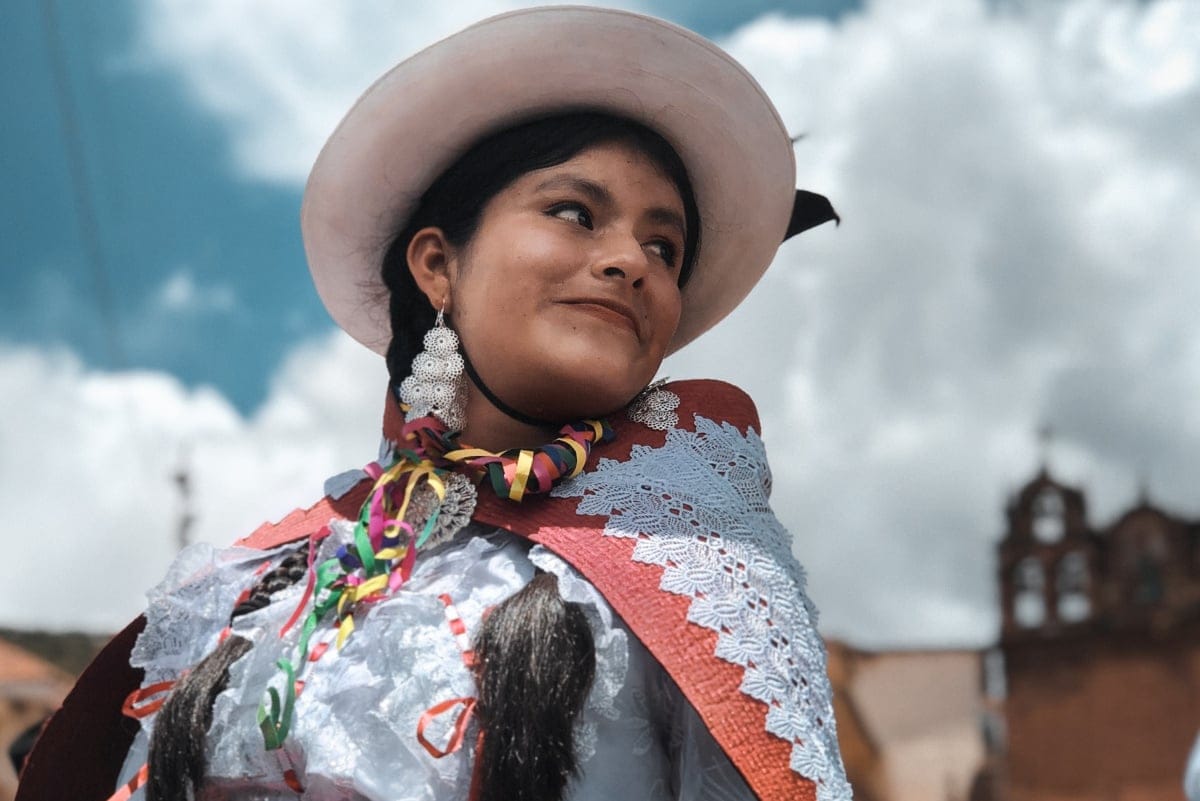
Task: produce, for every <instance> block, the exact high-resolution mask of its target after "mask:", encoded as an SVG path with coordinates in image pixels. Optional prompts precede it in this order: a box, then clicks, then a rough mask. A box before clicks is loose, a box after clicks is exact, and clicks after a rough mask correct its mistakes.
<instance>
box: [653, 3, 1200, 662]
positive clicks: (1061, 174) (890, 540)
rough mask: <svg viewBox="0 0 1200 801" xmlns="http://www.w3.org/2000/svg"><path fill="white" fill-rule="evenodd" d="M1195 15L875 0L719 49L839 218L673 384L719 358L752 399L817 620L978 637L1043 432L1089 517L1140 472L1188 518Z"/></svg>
mask: <svg viewBox="0 0 1200 801" xmlns="http://www.w3.org/2000/svg"><path fill="white" fill-rule="evenodd" d="M1198 26H1200V9H1197V7H1196V6H1195V5H1194V4H1190V5H1189V4H1185V3H1182V2H1158V3H1148V4H1134V3H1109V2H1103V3H1102V2H1090V0H1080V1H1079V2H1070V3H1062V4H1054V6H1053V7H1052V8H1051V7H1049V6H1048V5H1046V6H1042V5H1039V6H1031V7H1029V8H1022V7H1017V8H1008V9H1007V10H999V11H998V10H994V9H991V10H989V8H988V7H986V6H985V5H984V4H983V3H976V2H955V3H939V4H931V3H918V2H904V1H903V0H901V1H899V2H891V3H877V4H875V5H872V6H871V7H870V8H869V9H868V10H867V11H866V12H864V13H863V14H861V15H857V16H853V17H849V18H847V19H846V20H844V22H843V24H841V25H836V26H835V25H831V24H829V23H824V22H818V21H811V20H797V19H785V18H782V17H767V18H763V19H761V20H759V21H757V22H756V23H754V24H752V25H749V26H746V27H745V28H743V29H742V30H740V31H738V32H736V33H735V34H734V35H732V36H731V37H730V39H729V40H728V41H727V42H726V43H725V44H726V45H727V46H728V48H729V49H730V50H731V51H732V52H733V53H734V54H735V55H736V56H737V57H738V58H739V59H741V60H743V61H744V62H745V63H746V64H747V65H748V66H749V67H750V69H751V70H752V71H753V72H754V73H755V75H756V76H757V77H758V78H759V79H760V81H761V82H762V83H763V84H764V86H765V87H766V89H767V91H768V93H770V94H771V96H772V97H773V98H774V99H775V100H776V102H777V103H778V104H779V105H780V108H781V112H782V114H783V116H784V119H785V121H786V122H787V123H788V125H789V127H790V128H791V129H792V130H794V131H797V132H808V134H809V136H808V137H807V138H805V139H804V140H802V141H801V143H800V144H799V145H798V147H797V151H796V152H797V157H798V161H799V180H800V183H801V185H807V186H811V187H813V188H817V189H820V190H822V191H825V192H828V193H829V195H830V196H831V197H833V198H834V200H835V202H836V205H837V207H838V209H839V211H840V212H841V213H842V215H843V217H844V219H845V224H844V225H843V226H842V228H841V229H840V230H819V231H816V232H813V233H812V234H809V235H806V236H804V237H801V239H800V241H797V242H795V243H789V244H788V245H787V246H785V247H784V248H783V250H782V251H781V252H780V256H779V258H778V260H777V262H776V264H775V266H774V267H773V268H772V270H771V272H770V273H769V274H768V276H767V278H766V280H765V281H764V284H763V286H761V287H760V288H759V289H758V290H757V291H756V292H755V294H754V295H752V296H751V298H750V300H749V301H748V302H747V303H746V304H745V305H744V306H743V307H742V308H741V309H739V311H738V312H737V313H736V314H735V315H734V317H733V318H731V319H730V320H729V321H727V322H726V323H725V324H723V325H722V326H721V327H719V328H718V329H717V330H715V331H714V332H712V333H711V334H709V335H708V336H707V337H706V338H705V339H704V340H702V341H701V342H700V343H699V344H698V347H697V348H696V349H695V350H694V351H692V352H690V353H684V354H681V355H680V356H679V357H678V358H677V359H676V360H675V363H674V364H673V365H671V367H672V368H673V370H672V371H673V372H674V373H677V374H699V373H704V372H712V365H713V363H714V362H716V363H719V364H727V365H729V366H730V367H729V370H730V375H732V376H735V377H736V378H737V379H738V380H739V381H740V382H741V383H743V384H744V385H746V386H747V387H749V388H751V390H752V394H754V395H755V396H756V397H758V398H759V399H760V404H761V405H762V406H763V411H764V418H765V426H766V437H767V442H768V445H769V446H773V453H774V455H775V461H776V463H781V464H780V467H779V468H777V469H780V470H781V471H783V478H782V479H781V481H780V484H779V486H780V487H781V491H780V493H779V499H778V505H779V509H780V511H781V513H782V514H783V516H784V517H785V518H786V519H787V520H788V521H789V522H790V523H791V524H792V526H793V528H794V530H795V531H796V533H797V535H798V545H797V552H798V553H799V554H800V555H801V557H802V559H804V561H806V562H807V563H808V564H809V566H810V568H811V574H812V582H813V587H814V592H815V594H816V596H817V598H818V600H819V601H820V602H821V606H822V607H823V610H824V624H825V627H826V629H827V630H831V631H835V632H838V633H843V634H845V635H849V636H850V637H852V638H853V639H856V640H858V641H861V642H867V643H874V644H886V643H896V642H903V643H912V644H918V643H920V644H935V643H938V642H944V641H947V640H949V641H957V642H968V643H979V642H983V641H986V640H987V639H988V638H989V637H991V636H993V635H994V632H995V626H996V612H995V606H994V592H995V590H994V586H995V585H994V573H993V570H994V566H993V562H992V552H993V551H992V548H993V544H994V542H995V540H996V538H997V536H998V535H999V534H1000V533H1001V531H1002V526H1003V519H1002V517H1001V512H1002V508H1003V503H1004V501H1005V498H1006V495H1007V494H1008V493H1009V492H1011V490H1012V489H1013V488H1014V487H1015V485H1017V484H1018V483H1019V482H1020V481H1022V480H1024V479H1026V478H1029V477H1031V476H1032V473H1033V472H1034V470H1035V469H1036V467H1037V464H1038V458H1039V457H1038V452H1037V442H1036V436H1035V432H1036V430H1037V428H1038V427H1039V425H1041V424H1047V425H1049V426H1051V427H1052V429H1053V430H1054V431H1055V432H1056V436H1055V440H1054V444H1053V445H1052V447H1051V451H1050V461H1051V466H1052V468H1054V469H1055V470H1057V472H1058V473H1059V474H1061V475H1062V476H1063V477H1065V478H1066V479H1068V480H1071V481H1074V482H1077V483H1079V484H1081V485H1082V486H1084V488H1085V489H1087V490H1088V491H1089V493H1090V500H1091V501H1092V509H1093V512H1094V514H1095V520H1094V522H1098V523H1103V522H1106V520H1107V519H1108V517H1109V516H1111V515H1112V514H1115V513H1116V512H1117V511H1118V509H1119V508H1121V507H1123V506H1124V505H1127V504H1129V503H1130V502H1131V501H1133V500H1134V496H1135V488H1136V485H1137V483H1138V481H1139V477H1140V476H1148V477H1149V486H1150V489H1151V494H1152V497H1153V498H1154V499H1156V500H1158V501H1159V502H1161V503H1162V504H1163V505H1165V506H1166V507H1167V508H1169V509H1171V510H1174V511H1178V512H1182V513H1187V514H1196V513H1197V512H1198V511H1200V498H1197V496H1196V493H1195V487H1196V486H1197V483H1198V480H1200V462H1197V460H1196V459H1195V458H1194V454H1195V452H1196V449H1197V446H1198V445H1200V412H1197V407H1196V404H1195V401H1194V399H1195V398H1196V397H1197V393H1198V392H1200V319H1198V318H1197V316H1196V315H1195V313H1194V311H1193V310H1194V309H1195V308H1197V302H1198V301H1200V276H1197V274H1196V271H1195V269H1194V255H1193V254H1195V253H1196V252H1198V250H1197V248H1198V247H1200V226H1197V222H1198V221H1200V152H1197V148H1196V146H1195V143H1194V141H1193V139H1194V137H1191V136H1189V134H1188V131H1192V130H1195V129H1196V126H1197V125H1200V102H1197V101H1198V100H1200V75H1198V72H1197V68H1196V62H1197V54H1196V50H1195V46H1194V45H1195V42H1196V36H1197V33H1198V32H1200V27H1198ZM765 320H769V321H770V322H769V323H766V324H764V321H765ZM765 343H770V346H769V347H762V345H763V344H765Z"/></svg>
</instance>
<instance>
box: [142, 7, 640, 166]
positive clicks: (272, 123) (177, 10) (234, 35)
mask: <svg viewBox="0 0 1200 801" xmlns="http://www.w3.org/2000/svg"><path fill="white" fill-rule="evenodd" d="M546 4H547V3H539V2H523V1H522V0H460V1H459V2H454V3H427V4H421V5H419V6H418V5H417V4H414V3H397V2H395V1H394V0H358V1H357V2H329V0H267V1H265V2H256V3H250V4H247V3H243V2H238V0H208V1H207V2H203V3H197V2H193V1H191V0H154V1H152V0H146V1H145V2H144V3H143V4H142V8H141V12H142V13H141V14H140V17H139V21H140V35H139V37H138V52H136V53H134V54H132V60H133V61H134V62H135V63H140V64H142V65H143V66H144V67H150V68H166V69H169V70H173V71H175V72H176V73H177V74H178V75H179V76H180V77H181V78H182V79H183V81H184V83H185V85H186V86H187V88H188V91H189V92H190V93H191V94H192V96H193V97H194V98H195V99H196V100H197V101H198V102H199V103H200V104H201V105H202V106H204V107H206V108H208V109H210V110H211V111H212V112H213V113H214V114H216V115H217V117H219V118H220V119H221V121H222V122H224V123H225V124H226V125H227V126H228V128H229V130H230V133H231V143H232V153H233V156H234V160H235V163H236V164H237V166H238V167H239V168H240V169H241V170H242V171H243V172H244V173H245V174H246V175H247V176H249V177H251V178H255V179H258V180H266V181H271V182H282V183H298V182H301V181H303V180H304V178H305V176H306V175H307V174H308V169H309V167H311V166H312V163H313V160H314V159H315V158H316V156H317V152H318V151H319V150H320V148H321V145H322V144H324V142H325V139H326V138H327V137H328V136H329V133H330V131H332V130H333V128H334V126H335V125H336V124H337V122H338V120H340V119H341V117H342V115H343V114H345V113H346V110H347V109H349V108H350V105H351V104H352V103H353V102H354V99H355V98H356V97H357V96H358V95H359V94H360V93H361V92H362V91H363V90H364V89H366V87H367V86H368V85H369V84H370V83H371V82H372V81H373V80H374V79H375V78H377V77H378V76H379V75H381V74H383V72H384V71H385V70H387V69H388V68H389V67H391V66H392V65H393V64H395V63H397V62H398V61H400V60H401V59H403V58H405V57H406V56H409V55H412V54H413V53H415V52H417V51H418V50H420V49H421V48H423V47H426V46H428V45H430V44H433V43H434V42H436V41H437V40H439V39H441V38H443V37H445V36H448V35H449V34H451V33H454V32H455V31H457V30H459V29H460V28H463V27H465V26H466V25H469V24H470V23H472V22H476V21H478V20H480V19H483V18H485V17H490V16H492V15H494V14H500V13H503V12H505V11H512V10H514V9H517V8H524V7H527V6H531V5H546ZM615 5H618V6H623V7H626V8H631V9H636V7H637V5H638V4H637V3H630V2H626V3H620V2H618V3H616V4H615Z"/></svg>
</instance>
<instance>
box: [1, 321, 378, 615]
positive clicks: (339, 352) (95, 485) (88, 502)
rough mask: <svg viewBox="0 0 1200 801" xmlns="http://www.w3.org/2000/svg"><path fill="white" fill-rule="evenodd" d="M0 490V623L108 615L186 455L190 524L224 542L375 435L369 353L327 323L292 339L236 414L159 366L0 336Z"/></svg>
mask: <svg viewBox="0 0 1200 801" xmlns="http://www.w3.org/2000/svg"><path fill="white" fill-rule="evenodd" d="M0 386H3V387H5V388H6V392H5V394H4V403H3V416H4V419H5V420H7V421H20V424H19V425H6V426H5V427H4V429H3V430H2V431H0V500H2V504H3V505H2V507H0V508H3V510H4V511H3V512H2V513H0V514H2V515H3V517H2V518H0V519H2V520H3V522H2V524H0V525H2V530H3V543H4V550H5V553H6V554H7V558H8V559H9V560H10V562H9V563H10V564H13V565H19V566H21V568H22V569H20V570H13V571H10V572H9V575H8V576H7V578H6V580H5V592H4V593H3V594H0V623H2V624H5V625H26V626H33V625H38V626H47V627H52V628H82V629H90V630H100V631H103V630H112V629H114V628H116V627H118V626H120V625H122V624H123V623H125V622H126V621H128V620H129V619H131V618H132V617H133V616H134V615H136V614H137V613H138V612H140V611H141V609H142V607H143V606H144V604H145V599H144V592H145V590H146V589H148V588H149V587H150V586H151V585H153V584H154V583H155V582H157V581H158V579H159V578H160V577H161V576H162V575H163V573H164V572H165V570H166V567H167V565H168V564H169V563H170V560H171V559H172V558H173V555H174V552H175V548H176V528H177V522H178V517H179V513H180V511H181V501H180V496H179V493H178V490H177V488H176V486H175V483H174V480H173V478H172V477H173V475H174V473H175V472H176V471H177V470H178V469H179V467H180V466H181V465H183V464H186V465H187V466H188V468H189V472H190V475H191V484H192V487H193V500H192V505H193V507H194V511H195V513H196V515H197V519H196V524H195V528H194V530H193V539H199V540H205V541H208V542H212V543H215V544H220V545H224V544H228V543H229V542H231V541H233V540H234V539H237V538H238V537H241V536H244V535H245V534H248V533H249V532H250V531H252V530H254V528H256V527H257V526H258V525H259V524H260V523H262V522H263V521H264V520H267V519H276V518H278V517H280V516H281V515H283V514H284V513H286V512H288V511H290V510H291V509H292V508H293V507H295V506H298V505H301V504H304V505H307V504H309V503H311V502H312V501H313V500H315V499H316V498H317V497H319V496H320V494H321V492H320V491H321V486H322V482H323V481H324V479H325V478H326V477H327V476H329V475H331V474H332V473H335V472H339V471H341V470H344V469H347V468H351V467H360V466H362V464H364V463H365V462H366V461H369V460H370V459H371V458H372V457H373V456H374V454H375V452H376V446H377V444H378V432H379V419H380V412H381V409H382V408H383V396H384V391H385V386H386V374H385V372H384V370H383V364H382V360H381V359H379V358H378V357H377V356H375V355H374V354H371V353H370V352H369V351H367V350H366V349H364V348H362V347H361V346H359V345H357V344H356V343H354V342H352V341H350V340H349V338H347V337H345V336H344V335H342V334H341V333H340V332H338V333H337V334H336V335H334V336H331V337H328V338H326V339H323V340H319V341H314V342H310V343H307V344H304V345H301V346H300V347H298V348H297V349H296V351H294V352H293V353H292V355H291V356H290V357H289V358H288V360H287V361H286V362H285V363H284V364H283V365H282V366H281V368H280V370H279V372H278V374H277V375H276V378H275V382H274V384H273V386H272V389H271V392H270V394H269V396H268V398H267V400H266V402H265V403H264V404H263V406H262V407H261V408H260V410H259V411H258V412H257V413H256V414H254V415H253V416H252V417H251V418H249V419H247V418H244V417H242V416H241V415H239V414H238V412H237V411H236V410H235V409H234V408H233V407H232V406H231V405H230V404H229V403H228V402H227V401H226V400H225V399H224V398H223V397H222V396H221V395H219V394H218V393H216V392H215V391H213V390H211V389H205V388H200V389H195V390H187V389H185V388H184V387H183V386H182V385H180V384H179V382H178V381H176V380H175V379H174V378H171V377H169V376H166V375H164V374H161V373H151V372H125V373H99V372H94V371H90V370H87V369H85V368H84V367H82V366H81V364H80V362H79V360H78V359H77V358H76V357H74V356H73V355H71V354H69V353H67V352H64V351H53V352H47V351H43V350H39V349H36V348H30V347H13V346H6V345H0Z"/></svg>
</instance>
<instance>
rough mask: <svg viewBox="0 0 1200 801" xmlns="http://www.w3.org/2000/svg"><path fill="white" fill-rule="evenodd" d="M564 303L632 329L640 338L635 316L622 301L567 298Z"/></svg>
mask: <svg viewBox="0 0 1200 801" xmlns="http://www.w3.org/2000/svg"><path fill="white" fill-rule="evenodd" d="M565 303H566V305H568V306H572V307H574V308H576V309H578V310H579V311H582V312H586V313H588V314H590V315H592V316H594V317H598V318H600V319H602V320H606V321H608V322H610V323H612V324H614V325H620V326H624V327H626V328H628V329H629V330H630V331H632V332H633V333H634V335H635V336H637V337H638V338H641V332H640V331H639V330H638V323H637V318H636V317H635V316H634V314H633V310H632V309H630V308H629V307H628V306H625V305H624V304H622V303H618V302H616V301H612V300H607V299H602V298H587V299H584V300H568V301H565Z"/></svg>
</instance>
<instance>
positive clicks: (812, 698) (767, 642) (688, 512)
mask: <svg viewBox="0 0 1200 801" xmlns="http://www.w3.org/2000/svg"><path fill="white" fill-rule="evenodd" d="M695 426H696V430H695V431H694V432H693V431H686V430H683V429H678V428H676V429H672V430H671V431H669V432H668V433H667V438H666V442H665V443H664V445H663V446H662V447H661V448H652V447H649V446H645V445H636V446H634V447H633V449H632V451H631V453H630V457H629V459H628V460H627V461H625V462H618V461H615V460H612V459H601V460H600V463H599V465H598V466H597V468H596V469H595V470H594V471H591V472H589V473H584V474H582V475H580V476H577V477H576V478H574V479H572V480H571V481H568V482H565V483H563V484H562V485H560V486H559V487H557V488H556V489H555V490H554V491H553V493H552V494H553V495H556V496H559V497H566V498H579V499H580V500H579V505H578V506H577V507H576V512H577V513H578V514H581V515H599V516H603V517H607V518H608V522H607V524H606V525H605V528H604V534H605V535H606V536H610V537H621V538H627V539H636V540H637V545H636V546H635V548H634V552H633V558H634V560H636V561H639V562H644V563H647V564H653V565H657V566H659V567H662V568H663V572H662V578H661V581H660V585H659V586H660V587H661V588H662V589H663V590H665V591H667V592H671V593H674V594H676V595H683V596H686V597H689V598H691V599H692V601H691V605H690V607H689V611H688V620H690V621H691V622H693V623H695V624H697V625H700V626H703V627H705V628H708V629H711V630H713V631H716V632H717V634H718V638H717V647H716V656H717V657H719V658H721V659H723V660H725V661H727V662H730V663H733V664H735V665H738V666H739V667H741V668H743V669H744V673H743V678H742V683H741V691H742V692H743V693H744V694H746V695H747V696H749V697H751V698H754V699H755V700H758V701H761V702H763V703H764V704H766V705H767V713H766V720H765V723H764V725H765V728H766V730H767V731H768V732H769V733H771V734H773V735H775V736H777V737H780V738H782V739H784V740H786V741H788V742H789V743H791V745H792V752H791V759H790V763H789V764H790V768H791V769H792V770H793V771H795V772H796V773H798V774H799V775H801V776H803V777H804V778H806V779H809V780H811V781H813V782H814V783H815V784H816V787H817V799H818V801H850V800H851V798H852V794H851V790H850V785H849V783H848V782H847V780H846V774H845V769H844V767H843V766H842V760H841V754H840V752H839V750H838V743H837V729H836V725H835V723H834V718H833V702H832V690H831V687H830V684H829V678H828V675H827V673H826V655H825V646H824V643H823V642H822V641H821V638H820V636H819V635H818V634H817V631H816V621H817V613H816V609H815V608H814V607H813V605H812V603H811V602H810V601H809V599H808V597H807V595H806V594H805V592H804V588H805V576H804V571H803V568H801V566H800V564H799V563H798V562H797V561H796V559H795V557H794V556H793V555H792V552H791V538H790V536H789V535H788V533H787V531H786V530H785V529H784V528H783V526H782V525H781V524H780V523H779V521H778V519H776V517H775V515H774V513H773V512H772V511H771V508H770V504H769V501H768V499H769V496H770V491H771V475H770V469H769V467H768V466H767V460H766V453H765V451H764V450H763V446H762V441H761V439H760V438H759V437H758V434H757V433H755V432H754V430H753V429H751V430H750V431H749V432H748V433H747V435H746V436H742V434H741V432H739V431H738V430H737V428H735V427H734V426H732V425H730V424H729V423H724V424H722V423H717V422H716V421H713V420H710V419H708V418H705V417H702V416H700V415H696V416H695Z"/></svg>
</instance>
